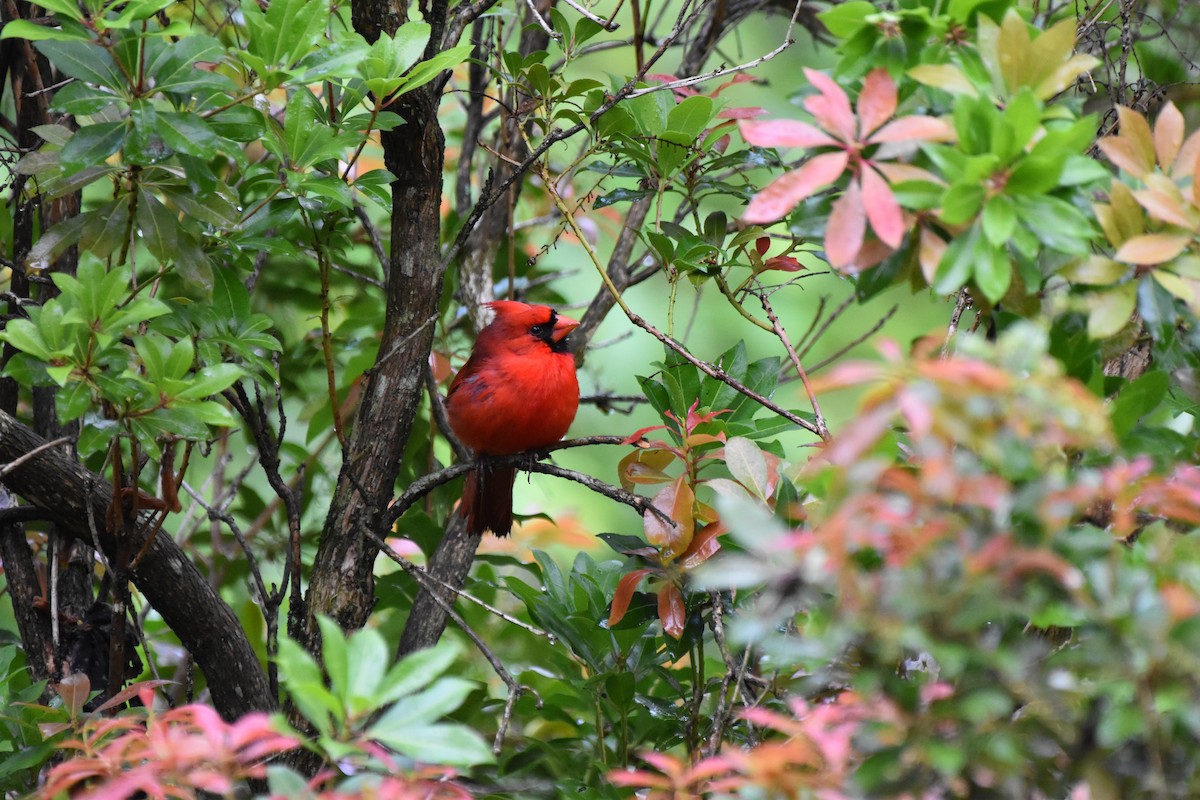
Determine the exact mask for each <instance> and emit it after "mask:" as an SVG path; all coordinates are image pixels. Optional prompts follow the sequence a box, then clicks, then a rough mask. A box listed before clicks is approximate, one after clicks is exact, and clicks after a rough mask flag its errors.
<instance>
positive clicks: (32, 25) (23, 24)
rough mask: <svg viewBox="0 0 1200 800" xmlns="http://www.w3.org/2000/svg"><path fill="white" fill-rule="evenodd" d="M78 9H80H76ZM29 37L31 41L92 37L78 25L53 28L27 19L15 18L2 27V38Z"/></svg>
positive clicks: (84, 39) (0, 36)
mask: <svg viewBox="0 0 1200 800" xmlns="http://www.w3.org/2000/svg"><path fill="white" fill-rule="evenodd" d="M76 11H78V9H76ZM3 39H28V40H29V41H31V42H45V41H52V42H88V41H91V37H89V36H88V35H87V32H86V31H84V30H82V29H81V28H78V27H76V26H71V27H70V28H51V27H49V26H48V25H38V24H37V23H36V22H31V21H29V20H27V19H14V20H13V21H12V22H8V23H6V24H5V25H4V27H3V28H0V40H3Z"/></svg>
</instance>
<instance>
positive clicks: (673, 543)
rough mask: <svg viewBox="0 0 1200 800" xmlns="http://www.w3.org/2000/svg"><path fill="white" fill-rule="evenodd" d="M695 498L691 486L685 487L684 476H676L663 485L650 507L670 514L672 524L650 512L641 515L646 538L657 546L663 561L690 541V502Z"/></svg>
mask: <svg viewBox="0 0 1200 800" xmlns="http://www.w3.org/2000/svg"><path fill="white" fill-rule="evenodd" d="M695 499H696V496H695V494H694V493H693V492H692V487H690V486H688V485H687V482H686V481H685V480H684V476H683V475H680V476H679V477H678V478H676V479H675V480H674V481H672V482H671V483H669V484H667V485H666V486H664V487H663V488H662V491H660V492H659V493H658V494H657V495H655V497H654V500H653V501H652V502H653V504H654V507H655V508H657V509H659V510H660V511H662V512H663V513H664V514H665V515H666V516H668V517H670V518H671V520H672V521H673V522H674V523H675V524H674V525H673V526H672V525H670V524H668V523H667V522H666V521H664V520H662V519H660V518H659V516H658V515H657V514H655V513H654V512H652V511H650V512H647V513H646V515H645V517H644V518H643V519H644V522H643V526H644V528H645V531H646V541H648V542H650V544H652V545H654V546H655V547H658V548H659V549H660V550H661V551H662V553H663V557H664V558H665V559H666V560H670V559H673V558H675V557H677V556H678V555H679V554H680V553H682V552H683V551H684V550H687V548H688V545H690V544H691V543H692V533H693V531H694V530H695V519H694V518H693V517H692V503H693V502H695Z"/></svg>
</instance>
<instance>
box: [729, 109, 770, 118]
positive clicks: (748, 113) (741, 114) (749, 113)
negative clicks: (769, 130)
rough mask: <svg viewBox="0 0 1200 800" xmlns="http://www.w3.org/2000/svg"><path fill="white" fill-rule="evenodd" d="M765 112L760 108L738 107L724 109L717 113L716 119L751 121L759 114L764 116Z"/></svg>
mask: <svg viewBox="0 0 1200 800" xmlns="http://www.w3.org/2000/svg"><path fill="white" fill-rule="evenodd" d="M765 113H767V110H766V109H765V108H762V107H761V106H738V107H737V108H726V109H722V110H721V111H718V112H717V118H718V119H752V118H753V117H757V116H758V115H759V114H765Z"/></svg>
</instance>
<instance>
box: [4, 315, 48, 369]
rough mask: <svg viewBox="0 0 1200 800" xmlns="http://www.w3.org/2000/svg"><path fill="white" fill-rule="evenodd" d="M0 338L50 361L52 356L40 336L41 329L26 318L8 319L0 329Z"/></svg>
mask: <svg viewBox="0 0 1200 800" xmlns="http://www.w3.org/2000/svg"><path fill="white" fill-rule="evenodd" d="M0 340H3V341H6V342H8V343H9V344H11V345H12V346H13V347H15V348H17V349H18V350H21V351H23V352H25V353H28V354H29V355H31V356H33V357H34V358H37V359H39V360H41V361H50V360H51V359H52V358H54V355H53V354H52V353H51V352H50V348H49V347H48V346H47V345H46V342H45V340H44V339H43V338H42V333H41V331H40V330H38V327H37V326H36V325H34V324H33V323H32V322H30V321H29V320H27V319H14V320H10V321H9V323H8V324H7V325H6V326H5V328H4V330H3V331H0Z"/></svg>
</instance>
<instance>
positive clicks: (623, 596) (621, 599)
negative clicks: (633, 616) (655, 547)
mask: <svg viewBox="0 0 1200 800" xmlns="http://www.w3.org/2000/svg"><path fill="white" fill-rule="evenodd" d="M653 571H654V570H652V569H635V570H634V571H633V572H628V573H626V574H624V575H622V576H621V580H619V581H617V590H616V591H615V592H613V599H612V610H611V611H609V612H608V627H610V628H611V627H612V626H613V625H616V624H617V623H618V622H620V621H621V620H622V619H624V618H625V612H626V611H628V610H629V603H630V601H631V600H633V590H634V589H636V588H637V585H638V584H639V583H641V582H642V578H644V577H646V575H647V573H650V572H653Z"/></svg>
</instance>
